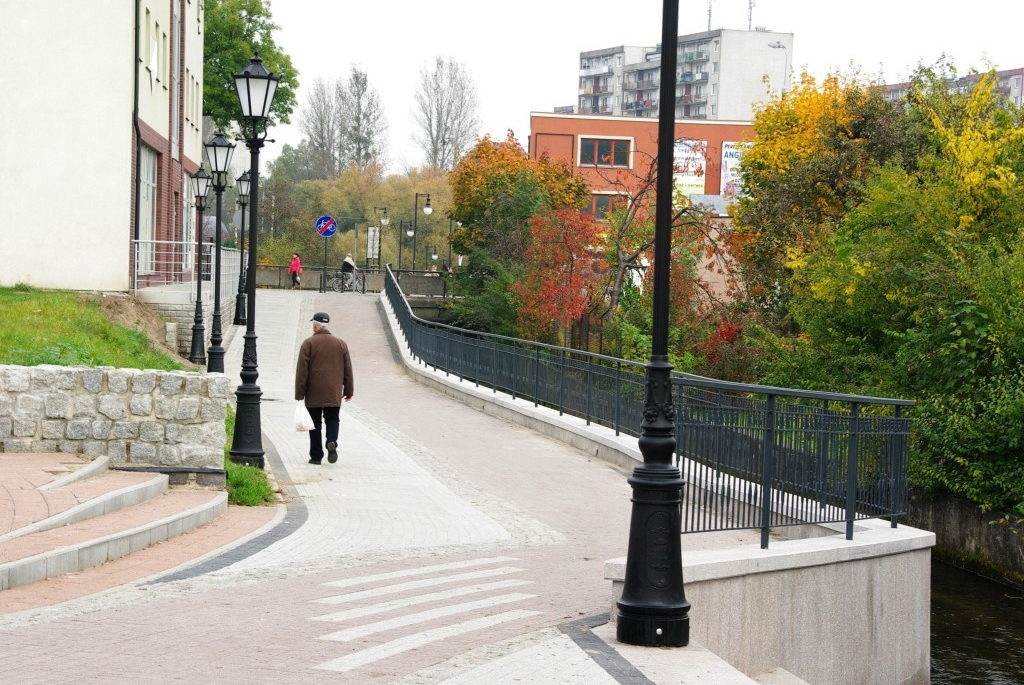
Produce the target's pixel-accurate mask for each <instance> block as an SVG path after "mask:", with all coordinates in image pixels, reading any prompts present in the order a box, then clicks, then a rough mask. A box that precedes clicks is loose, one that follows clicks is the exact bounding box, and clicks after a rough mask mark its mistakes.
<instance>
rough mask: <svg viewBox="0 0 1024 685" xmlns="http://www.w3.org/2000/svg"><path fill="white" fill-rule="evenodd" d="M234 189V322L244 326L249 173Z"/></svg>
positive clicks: (243, 176) (238, 180) (243, 175)
mask: <svg viewBox="0 0 1024 685" xmlns="http://www.w3.org/2000/svg"><path fill="white" fill-rule="evenodd" d="M235 188H237V189H238V206H239V207H241V208H242V228H241V230H240V231H239V232H238V247H239V251H238V295H236V296H235V320H234V321H233V322H232V323H234V324H235V325H236V326H244V325H245V275H246V273H247V271H248V270H247V269H246V268H245V206H246V205H247V204H249V172H248V171H243V172H242V175H241V176H239V177H238V178H236V179H235Z"/></svg>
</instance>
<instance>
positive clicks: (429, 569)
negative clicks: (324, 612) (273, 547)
mask: <svg viewBox="0 0 1024 685" xmlns="http://www.w3.org/2000/svg"><path fill="white" fill-rule="evenodd" d="M510 561H516V558H515V557H491V558H488V559H469V560H467V561H453V562H452V563H450V564H434V565H433V566H419V567H416V568H409V569H405V570H404V571H391V572H389V573H375V574H373V575H369V576H359V577H358V578H344V579H342V580H332V581H330V582H329V583H324V585H326V586H328V587H350V586H352V585H365V584H367V583H377V582H380V581H382V580H394V579H396V578H409V577H411V576H425V575H428V574H430V573H439V572H441V571H456V570H458V569H463V568H472V567H474V566H486V565H488V564H507V563H508V562H510Z"/></svg>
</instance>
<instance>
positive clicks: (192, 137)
mask: <svg viewBox="0 0 1024 685" xmlns="http://www.w3.org/2000/svg"><path fill="white" fill-rule="evenodd" d="M4 9H5V10H6V12H5V15H6V20H5V21H4V22H3V23H0V64H3V65H4V96H5V97H4V108H3V115H2V116H0V179H2V182H0V244H2V245H3V249H2V250H0V285H5V286H10V285H14V284H16V283H26V284H29V285H33V286H36V287H40V288H61V289H69V290H97V291H114V292H117V291H120V292H126V291H128V290H129V289H130V288H131V287H132V277H133V274H136V273H137V274H138V275H139V278H140V279H149V280H151V281H155V282H159V281H161V280H168V279H170V278H171V277H172V276H173V275H176V277H177V278H180V277H181V276H182V274H186V275H187V274H189V273H190V272H191V271H192V270H193V268H194V262H195V256H194V250H193V249H191V248H189V247H188V245H189V244H190V243H192V242H193V240H194V236H195V228H196V227H195V211H194V209H195V205H194V202H193V201H192V197H191V191H190V188H191V186H190V183H189V176H190V174H192V173H193V172H195V171H196V170H197V169H198V165H199V162H200V160H201V158H202V150H203V148H202V130H201V127H202V89H203V29H204V16H203V0H133V1H132V2H125V1H124V0H90V1H89V2H65V3H60V8H59V10H55V8H54V6H53V3H48V2H39V1H38V0H6V2H5V5H4ZM47 207H49V209H46V208H47ZM164 241H167V242H174V243H177V244H179V245H180V246H179V247H178V248H177V249H176V250H175V251H173V252H161V251H160V250H159V249H158V248H157V244H158V243H160V242H164ZM182 245H183V246H182ZM136 267H137V268H136Z"/></svg>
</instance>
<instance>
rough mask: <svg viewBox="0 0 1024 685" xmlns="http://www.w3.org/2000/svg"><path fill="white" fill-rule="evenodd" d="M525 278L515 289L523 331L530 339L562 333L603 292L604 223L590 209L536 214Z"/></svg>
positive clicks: (524, 269)
mask: <svg viewBox="0 0 1024 685" xmlns="http://www.w3.org/2000/svg"><path fill="white" fill-rule="evenodd" d="M530 229H531V234H532V240H531V242H530V246H529V247H528V248H527V249H526V252H525V254H524V260H523V271H522V277H521V278H520V279H519V280H518V281H517V282H516V284H515V285H514V286H513V288H512V294H513V297H514V298H515V300H516V302H517V304H518V305H519V313H518V316H519V319H518V320H519V331H520V333H521V334H522V335H524V336H525V337H527V338H529V339H531V340H541V341H543V340H550V339H552V336H553V335H554V334H555V333H556V332H557V331H562V332H563V334H564V332H565V331H567V330H568V329H569V328H570V326H571V325H572V324H573V323H574V322H575V321H576V320H577V319H579V318H580V317H581V316H582V315H583V314H584V313H585V312H586V311H587V310H588V309H590V307H591V306H592V305H593V303H594V302H596V301H599V300H601V299H602V298H603V296H604V290H605V289H604V283H605V274H604V263H603V262H604V260H603V257H602V254H601V250H600V237H601V234H602V232H603V229H602V227H601V226H600V225H599V224H598V223H597V222H596V221H595V220H594V217H593V216H592V215H589V214H583V213H581V212H579V211H577V210H574V209H567V208H562V209H557V210H552V211H550V212H544V213H542V214H540V215H538V216H535V217H534V218H533V220H532V221H531V225H530Z"/></svg>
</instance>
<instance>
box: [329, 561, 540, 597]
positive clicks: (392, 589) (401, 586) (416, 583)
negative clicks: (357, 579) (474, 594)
mask: <svg viewBox="0 0 1024 685" xmlns="http://www.w3.org/2000/svg"><path fill="white" fill-rule="evenodd" d="M522 570H523V569H521V568H515V567H514V566H503V567H501V568H492V569H486V570H483V571H471V572H469V573H456V574H454V575H449V576H443V577H439V578H424V579H422V580H411V581H409V582H407V583H396V584H395V585H385V586H383V587H377V588H373V589H370V590H361V591H359V592H349V593H347V594H344V595H331V596H330V597H321V598H319V599H315V600H313V601H315V602H321V603H323V604H344V603H346V602H355V601H358V600H362V599H368V598H370V597H380V596H381V595H390V594H395V593H397V592H406V591H408V590H419V589H422V588H426V587H434V586H437V585H451V584H454V583H461V582H463V581H466V580H479V579H481V578H494V577H495V576H504V575H508V574H510V573H519V572H520V571H522Z"/></svg>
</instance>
